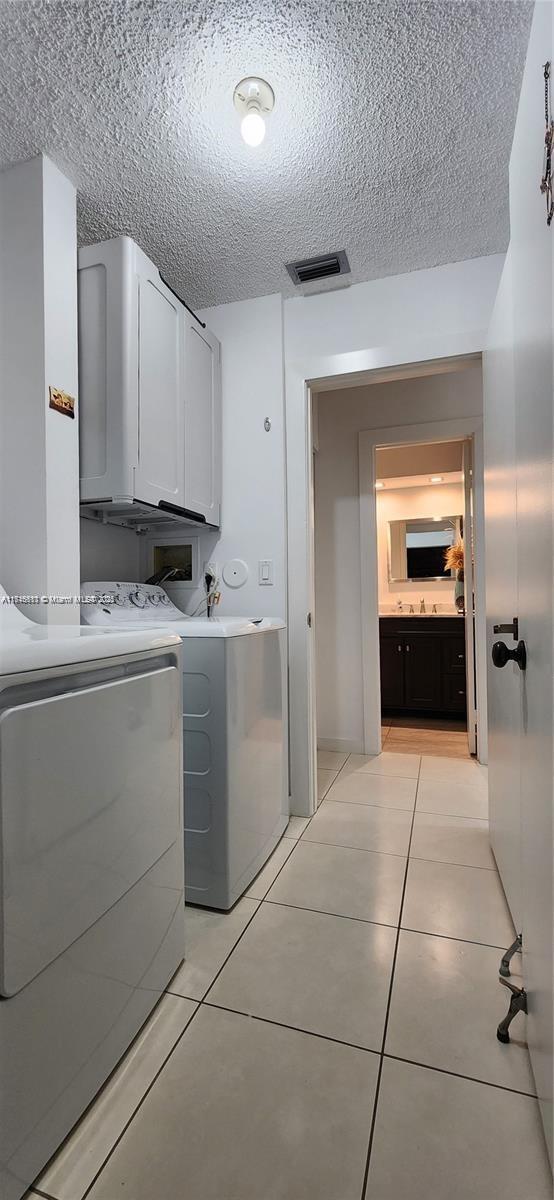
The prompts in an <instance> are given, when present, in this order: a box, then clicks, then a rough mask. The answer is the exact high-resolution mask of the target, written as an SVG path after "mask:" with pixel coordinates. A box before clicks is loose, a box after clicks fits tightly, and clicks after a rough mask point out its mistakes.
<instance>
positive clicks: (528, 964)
mask: <svg viewBox="0 0 554 1200" xmlns="http://www.w3.org/2000/svg"><path fill="white" fill-rule="evenodd" d="M552 22H553V8H552V6H551V5H549V4H541V3H539V4H536V5H535V11H534V17H533V25H532V30H531V37H530V43H529V50H528V55H527V62H526V67H525V72H524V77H523V85H522V92H521V97H520V104H519V110H518V117H517V122H516V130H515V135H514V143H513V148H512V157H511V160H510V226H511V242H510V251H509V254H510V257H511V271H512V317H513V354H514V361H513V371H514V376H513V378H514V397H515V408H514V411H515V422H514V431H515V465H516V486H517V493H516V501H517V502H516V526H517V534H516V545H517V573H516V578H517V592H518V610H517V614H510V616H512V615H517V616H518V618H519V637H520V638H521V639H523V641H524V642H525V645H526V648H527V669H526V671H520V670H518V669H517V668H516V669H515V670H513V669H512V665H511V663H509V664H508V666H505V667H504V668H503V669H502V674H503V686H505V687H506V688H508V687H510V688H512V689H514V692H515V693H516V694H517V697H518V702H519V706H520V736H519V750H520V755H521V831H522V836H521V864H522V876H521V878H522V887H521V897H522V935H523V953H524V960H523V968H524V980H525V987H526V989H527V992H528V1006H529V1016H528V1021H527V1035H528V1041H529V1049H530V1053H531V1061H532V1065H533V1071H534V1075H535V1081H536V1085H537V1093H538V1096H539V1100H540V1104H541V1111H542V1116H543V1123H544V1129H545V1134H546V1139H547V1143H548V1145H549V1149H550V1153H551V1155H552V1141H553V1136H552V1135H553V1128H552V1123H553V1113H552V1093H553V1080H552V1073H553V1045H552V1043H553V1006H552V982H553V981H552V971H553V954H552V942H553V925H554V922H553V894H552V870H553V846H552V806H553V754H552V748H553V718H554V706H553V679H552V666H553V647H552V635H553V620H552V617H553V613H552V593H553V587H552V584H553V578H552V545H553V539H552V517H553V503H552V482H553V472H552V452H553V437H552V417H553V371H552V336H553V328H552V282H553V271H552V253H553V241H552V238H553V230H552V229H549V228H547V225H546V214H545V202H544V197H543V196H542V195H541V194H540V192H539V187H538V182H539V180H538V176H539V173H540V164H541V160H542V142H543V130H544V85H543V70H544V62H545V60H546V59H550V60H551V59H552V48H553V36H552ZM501 417H502V414H500V419H501ZM503 640H505V642H506V644H507V646H508V647H509V649H513V648H514V644H515V643H514V640H513V639H510V637H509V636H508V635H505V637H504V639H503ZM497 754H498V748H497V750H496V752H495V757H496V755H497Z"/></svg>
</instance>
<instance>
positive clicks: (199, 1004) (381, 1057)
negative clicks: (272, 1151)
mask: <svg viewBox="0 0 554 1200" xmlns="http://www.w3.org/2000/svg"><path fill="white" fill-rule="evenodd" d="M387 736H388V735H387ZM385 741H386V738H385ZM349 758H350V755H348V758H347V759H346V761H345V763H344V764H343V767H341V768H340V769H339V771H338V772H337V775H336V776H335V780H333V782H335V781H336V779H337V778H338V776H339V775H340V774H341V771H342V770H343V769H344V767H345V766H346V764H347V762H348V759H349ZM421 765H422V760H421V758H420V766H419V771H418V777H417V781H416V796H415V800H414V807H413V810H412V821H411V828H410V838H409V844H408V852H407V855H406V856H405V855H396V854H393V855H392V857H395V858H397V857H401V858H405V859H406V867H405V872H404V883H403V889H402V897H401V904H400V913H399V918H398V924H397V925H393V926H389V925H385V923H381V922H366V921H365V920H364V918H357V917H351V918H344V919H350V920H358V921H361V922H363V923H367V924H376V925H379V926H381V925H383V927H385V928H396V934H397V936H396V942H395V948H394V953H393V961H392V967H391V980H390V985H389V995H388V1002H387V1008H386V1014H385V1026H384V1032H383V1039H382V1047H381V1051H376V1050H371V1049H370V1048H369V1047H365V1046H358V1045H356V1044H354V1043H349V1042H342V1041H341V1040H340V1039H338V1038H332V1037H330V1036H328V1035H325V1034H318V1033H316V1032H314V1031H311V1030H303V1029H298V1028H297V1027H296V1026H288V1025H284V1024H282V1023H281V1022H276V1021H272V1020H270V1019H269V1018H264V1017H254V1018H253V1019H255V1020H260V1021H262V1022H264V1023H266V1024H273V1025H278V1026H279V1027H282V1028H287V1029H291V1031H295V1032H300V1033H303V1034H304V1035H305V1036H310V1037H319V1038H322V1039H323V1040H327V1041H332V1042H335V1043H336V1044H338V1045H347V1046H351V1047H352V1048H353V1049H358V1050H360V1051H364V1052H365V1053H367V1054H378V1055H379V1060H380V1063H379V1073H378V1079H377V1086H376V1091H375V1098H374V1105H373V1119H372V1126H371V1132H370V1143H369V1147H368V1155H367V1163H366V1172H365V1175H364V1183H363V1188H364V1191H363V1194H362V1200H364V1195H365V1188H366V1184H367V1178H368V1175H369V1164H370V1157H371V1149H372V1142H373V1133H374V1128H375V1120H376V1113H377V1106H378V1098H379V1089H380V1082H381V1075H382V1068H383V1061H384V1058H391V1059H393V1058H394V1059H396V1058H397V1056H394V1055H387V1054H385V1051H384V1046H385V1043H386V1034H387V1026H388V1019H389V1011H390V1004H391V999H392V989H393V982H394V973H395V967H396V958H397V953H398V945H399V940H400V933H401V930H402V925H401V921H402V913H403V907H404V898H405V892H406V885H407V877H408V869H409V863H410V848H411V841H412V834H413V827H414V821H415V815H416V808H417V793H418V789H419V782H420V775H421ZM366 774H373V775H375V774H376V773H375V772H366ZM392 778H407V777H405V776H392ZM332 786H333V784H330V787H332ZM326 794H327V793H326ZM368 807H380V806H377V805H375V806H368ZM317 811H318V810H317V809H316V813H317ZM395 811H409V810H406V809H401V810H395ZM316 813H313V814H311V816H310V818H309V819H308V823H307V825H306V826H305V828H304V830H303V831H302V833H301V834H300V836H299V837H298V838H294V839H291V840H293V841H295V842H296V845H298V843H299V842H300V840H301V839H302V837H303V836H304V834H305V833H306V831H307V829H308V827H309V825H310V824H311V821H312V820H313V817H314V816H315V815H316ZM293 815H294V814H293ZM437 815H440V814H437ZM470 819H471V818H470ZM283 836H284V835H283ZM317 844H319V845H330V844H332V843H326V842H324V843H317ZM337 848H338V849H349V848H351V849H360V847H343V846H339V847H337ZM294 849H295V847H293V849H292V850H291V852H290V854H289V855H288V856H287V858H286V860H285V862H284V863H283V864H282V866H281V867H280V868H279V871H278V872H277V874H276V876H275V879H274V880H273V881H272V883H271V884H270V885H269V888H268V889H267V891H266V893H265V896H264V897H263V899H262V900H259V901H258V902H257V906H256V908H255V910H254V912H253V913H252V915H251V917H250V918H249V920H248V922H247V923H246V925H245V926H244V929H243V930H242V931H241V933H240V935H239V937H238V938H237V940H236V942H235V943H234V945H233V946H232V948H231V950H230V951H229V954H228V955H227V956H226V958H225V959H224V962H223V963H222V965H221V967H220V968H219V970H218V972H217V974H216V975H215V976H214V978H213V980H212V981H211V983H210V985H209V986H208V988H207V989H206V992H205V993H204V996H203V998H202V999H201V1000H200V1001H198V1000H193V999H192V998H191V997H184V996H182V995H181V994H180V993H178V992H171V990H170V988H166V989H165V990H164V992H163V993H162V995H161V996H160V999H161V998H162V996H163V995H172V996H175V997H176V998H178V999H188V1000H189V1001H190V1002H191V1003H194V1004H195V1005H196V1008H195V1010H194V1012H193V1013H192V1014H191V1016H190V1018H189V1020H188V1021H187V1022H186V1024H185V1026H184V1028H183V1029H182V1031H181V1033H180V1034H179V1036H178V1038H177V1039H176V1041H175V1043H174V1044H173V1046H172V1047H171V1049H170V1051H169V1053H168V1054H167V1055H166V1056H165V1057H164V1059H163V1062H162V1063H161V1066H160V1067H159V1069H158V1070H157V1071H156V1074H155V1075H154V1077H153V1079H152V1080H151V1082H150V1084H149V1086H148V1088H147V1089H146V1091H145V1092H144V1095H143V1096H142V1097H141V1099H140V1101H139V1103H138V1104H137V1106H136V1108H135V1109H134V1110H133V1112H132V1114H131V1116H130V1117H129V1119H128V1121H126V1123H125V1125H124V1128H123V1129H122V1131H121V1133H120V1134H119V1136H118V1137H117V1139H116V1141H115V1142H114V1145H113V1146H112V1147H111V1149H110V1151H109V1153H108V1155H107V1156H106V1158H105V1159H104V1161H103V1162H102V1164H101V1166H100V1168H99V1169H98V1171H97V1172H96V1174H95V1176H94V1178H93V1179H92V1181H91V1183H90V1184H89V1185H88V1187H87V1188H86V1190H85V1192H84V1193H83V1196H82V1198H81V1200H86V1197H87V1196H88V1195H89V1193H90V1191H91V1190H92V1188H93V1187H94V1185H95V1183H96V1181H97V1180H98V1178H99V1176H100V1175H101V1174H102V1172H103V1171H104V1169H105V1167H106V1166H107V1164H108V1162H109V1160H110V1158H111V1157H112V1155H113V1154H114V1152H115V1150H116V1149H117V1146H118V1145H119V1143H120V1142H121V1140H122V1138H123V1137H124V1135H125V1133H126V1132H127V1129H128V1128H129V1126H130V1124H131V1123H132V1121H133V1120H134V1118H135V1116H136V1115H137V1113H138V1112H139V1110H140V1108H141V1107H142V1105H143V1103H144V1101H145V1099H146V1097H147V1096H148V1095H149V1093H150V1091H151V1090H152V1088H153V1087H154V1084H155V1083H156V1082H157V1080H158V1078H159V1076H160V1074H161V1072H162V1071H163V1070H164V1068H165V1066H166V1064H167V1062H168V1061H169V1059H170V1058H171V1057H172V1055H173V1053H174V1051H175V1050H176V1049H177V1046H178V1045H179V1043H180V1042H181V1039H182V1038H183V1037H184V1035H185V1033H186V1032H187V1031H188V1029H189V1028H190V1026H191V1024H192V1022H193V1020H194V1018H195V1017H196V1015H197V1013H198V1012H199V1011H200V1008H201V1007H202V1006H205V1007H209V1008H214V1009H220V1010H222V1011H228V1012H236V1013H237V1014H238V1015H244V1016H246V1017H250V1018H251V1016H252V1015H251V1014H248V1013H244V1014H243V1013H242V1012H239V1010H235V1009H228V1008H225V1006H222V1005H216V1004H213V1003H212V1002H210V1001H209V1000H207V997H208V995H209V993H210V991H211V989H212V988H213V986H214V984H215V983H216V980H217V979H218V977H219V975H220V974H221V972H222V970H223V968H224V967H225V966H226V964H227V963H228V961H229V959H230V958H231V956H232V954H234V952H235V950H236V948H237V946H238V945H239V943H240V941H241V940H242V938H243V937H244V935H245V933H246V931H247V929H248V928H249V926H250V924H251V923H252V921H253V920H254V917H255V916H256V914H257V912H258V910H259V908H260V906H261V904H263V903H271V904H279V901H268V900H266V897H267V896H268V894H269V892H270V891H271V888H272V887H273V884H274V883H275V882H276V880H277V879H278V877H279V875H280V874H281V871H282V870H283V869H284V867H285V866H286V865H287V863H288V862H289V860H290V859H291V858H292V855H293V853H294ZM367 853H388V852H386V851H367ZM429 861H435V860H429ZM447 865H453V866H456V865H462V864H447ZM262 869H263V868H262ZM477 869H483V870H487V869H489V868H477ZM251 899H256V898H255V897H251ZM282 907H291V908H300V907H301V906H295V905H282ZM306 911H313V912H320V911H321V910H319V909H313V910H312V909H308V910H306ZM322 915H329V916H339V917H342V915H343V914H336V913H335V914H333V913H328V914H327V913H324V914H322ZM413 932H415V933H421V934H422V936H425V932H424V931H420V930H414V931H413ZM427 936H439V937H440V936H444V937H447V936H448V935H441V934H437V935H434V934H428V935H427ZM449 940H465V939H449ZM471 944H476V945H484V944H485V943H471ZM493 948H494V949H497V948H498V949H501V947H493ZM397 1061H405V1062H408V1063H412V1060H410V1059H397ZM413 1065H415V1066H421V1067H422V1068H423V1069H429V1070H436V1071H439V1072H441V1073H443V1074H448V1075H453V1076H454V1077H455V1078H465V1079H468V1080H470V1081H472V1082H476V1083H481V1084H482V1085H483V1086H491V1087H497V1088H499V1089H500V1090H503V1091H514V1092H516V1089H510V1088H504V1087H503V1086H502V1085H500V1084H491V1083H488V1081H483V1080H474V1079H473V1077H471V1076H463V1075H462V1076H459V1075H457V1074H456V1073H455V1072H449V1071H445V1070H443V1069H442V1068H439V1067H432V1066H427V1065H426V1064H423V1063H413ZM516 1094H519V1095H525V1096H529V1097H530V1098H534V1097H533V1094H532V1093H527V1092H516ZM31 1189H32V1191H34V1192H35V1193H36V1194H37V1195H38V1196H41V1197H44V1198H45V1200H56V1197H53V1196H51V1194H50V1193H48V1192H43V1191H41V1190H40V1189H39V1188H37V1187H34V1186H33V1185H31Z"/></svg>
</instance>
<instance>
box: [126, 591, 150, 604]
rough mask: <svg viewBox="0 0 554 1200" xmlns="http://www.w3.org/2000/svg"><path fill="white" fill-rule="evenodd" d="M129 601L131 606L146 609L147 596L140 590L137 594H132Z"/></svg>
mask: <svg viewBox="0 0 554 1200" xmlns="http://www.w3.org/2000/svg"><path fill="white" fill-rule="evenodd" d="M129 600H130V601H131V604H134V605H135V606H136V608H144V606H145V604H146V596H145V594H144V592H140V591H139V590H138V588H137V590H136V592H131V594H130V596H129Z"/></svg>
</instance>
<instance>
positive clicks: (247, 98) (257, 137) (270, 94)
mask: <svg viewBox="0 0 554 1200" xmlns="http://www.w3.org/2000/svg"><path fill="white" fill-rule="evenodd" d="M233 104H234V106H235V108H236V110H237V112H238V113H240V115H241V117H242V121H241V123H240V131H241V134H242V136H243V138H244V141H245V142H246V145H247V146H259V145H261V143H262V142H263V140H264V137H265V120H264V117H266V116H268V114H269V113H270V112H272V111H273V106H274V104H275V94H274V91H273V88H272V87H271V86H270V84H269V83H267V82H266V80H265V79H259V78H258V77H257V76H256V75H248V76H247V78H246V79H241V81H240V83H237V86H236V88H235V91H234V95H233Z"/></svg>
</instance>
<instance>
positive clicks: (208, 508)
mask: <svg viewBox="0 0 554 1200" xmlns="http://www.w3.org/2000/svg"><path fill="white" fill-rule="evenodd" d="M184 361H185V371H184V389H185V397H184V399H185V404H184V410H185V508H189V509H191V510H192V512H197V513H201V514H202V516H204V517H205V518H206V521H208V522H209V523H210V524H211V525H219V516H220V512H219V510H220V502H221V349H220V345H219V342H218V340H217V338H215V337H214V335H213V334H212V333H210V331H209V329H206V328H202V325H201V324H200V323H199V322H198V321H197V320H195V318H194V317H193V316H191V315H190V314H189V313H186V321H185V360H184Z"/></svg>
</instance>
